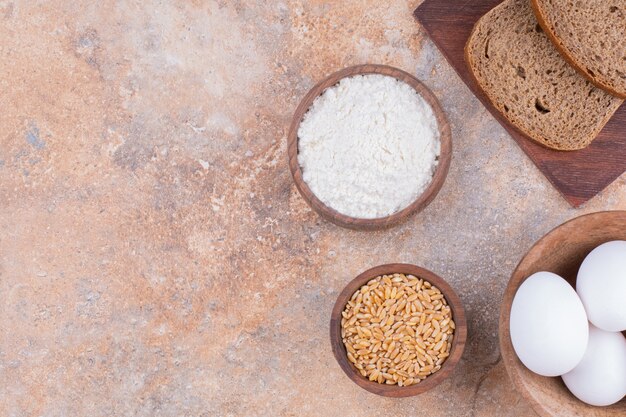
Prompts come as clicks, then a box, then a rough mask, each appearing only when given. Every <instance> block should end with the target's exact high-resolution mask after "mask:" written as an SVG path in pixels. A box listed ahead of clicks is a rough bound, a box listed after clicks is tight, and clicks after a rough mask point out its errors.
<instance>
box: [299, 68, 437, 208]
mask: <svg viewBox="0 0 626 417" xmlns="http://www.w3.org/2000/svg"><path fill="white" fill-rule="evenodd" d="M298 141H299V142H298V162H299V163H300V166H301V168H302V173H303V179H304V181H305V182H306V183H307V184H308V186H309V187H310V188H311V191H313V193H314V194H315V195H316V196H317V197H318V198H319V199H320V200H322V202H324V204H326V205H327V206H329V207H331V208H333V209H335V210H337V211H338V212H340V213H342V214H345V215H348V216H351V217H357V218H368V219H371V218H378V217H385V216H388V215H390V214H393V213H395V212H397V211H399V210H402V209H403V208H405V207H406V206H408V205H409V204H411V203H412V202H413V201H414V200H415V199H416V198H417V197H418V196H419V195H420V194H421V193H422V192H423V191H424V190H425V189H426V187H428V185H429V184H430V182H431V180H432V176H433V173H434V171H435V168H436V166H437V160H438V159H437V157H438V156H439V150H440V141H439V130H438V126H437V120H436V118H435V115H434V113H433V110H432V108H431V107H430V105H429V104H428V103H427V102H426V101H425V100H424V99H423V98H422V97H421V96H420V95H419V94H418V93H417V92H416V91H415V90H414V89H413V88H412V87H411V86H409V85H408V84H406V83H403V82H401V81H398V80H397V79H395V78H393V77H388V76H385V75H378V74H371V75H357V76H354V77H350V78H344V79H342V80H341V81H340V82H339V83H338V84H337V85H335V86H333V87H330V88H328V89H326V90H325V91H324V93H323V94H322V95H321V96H319V97H318V98H317V99H315V101H314V102H313V105H312V106H311V108H310V109H309V111H308V112H307V113H306V114H305V116H304V118H303V119H302V122H301V123H300V128H299V129H298Z"/></svg>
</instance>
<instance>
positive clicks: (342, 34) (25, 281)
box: [0, 0, 626, 417]
mask: <svg viewBox="0 0 626 417" xmlns="http://www.w3.org/2000/svg"><path fill="white" fill-rule="evenodd" d="M419 3H420V1H419V0H413V1H395V2H381V1H375V0H367V1H364V0H350V1H333V2H323V1H303V0H300V1H298V0H283V1H261V0H258V1H241V0H228V1H226V0H221V1H210V0H206V1H203V0H189V1H155V0H146V1H103V2H93V1H85V0H81V1H74V2H69V1H65V2H64V1H60V0H50V1H29V0H9V1H6V0H0V415H2V416H10V417H21V416H79V415H80V416H113V415H115V416H331V415H337V416H346V417H348V416H355V417H356V416H363V415H394V416H409V415H416V414H418V413H423V412H424V411H425V410H429V413H430V414H429V415H441V416H444V415H445V416H472V415H476V416H497V415H504V414H506V415H511V416H513V415H517V416H525V415H532V411H531V410H530V408H529V406H528V405H527V403H525V402H524V400H523V399H522V398H521V397H520V396H519V395H518V394H517V393H516V392H515V390H514V387H513V385H512V384H511V382H510V381H509V379H508V377H507V375H506V371H505V370H504V368H503V366H502V364H501V362H500V360H499V351H498V343H497V321H498V311H499V304H500V299H501V297H502V294H503V291H504V288H505V286H506V283H507V280H508V277H509V275H510V273H511V271H512V269H513V268H514V266H515V265H516V263H517V262H518V261H519V259H520V257H521V256H522V255H523V254H524V253H525V252H526V250H527V249H528V248H529V247H530V245H531V244H532V243H533V242H534V241H535V240H537V239H538V238H539V237H541V236H542V235H543V234H545V233H546V232H547V231H548V230H550V229H551V228H552V227H554V226H557V225H558V224H560V223H562V222H563V221H565V220H567V219H570V218H573V217H576V216H578V215H581V214H583V213H588V212H594V211H600V210H607V209H626V177H625V176H622V177H621V178H619V179H618V180H617V181H615V182H614V183H613V184H612V185H611V186H610V187H608V188H607V189H606V190H605V191H603V192H602V193H601V194H600V195H599V196H597V197H596V198H595V199H593V200H591V201H590V202H589V203H587V204H586V205H584V206H583V207H582V208H580V209H572V208H571V207H569V206H568V204H567V203H566V202H565V200H563V199H562V198H561V196H560V195H559V194H558V193H557V191H555V190H554V189H553V188H552V187H551V186H550V184H549V183H548V181H547V180H546V179H545V178H544V177H543V176H542V175H541V174H540V172H539V171H538V170H537V169H536V168H535V167H534V166H533V164H532V163H531V162H530V161H529V159H528V158H526V157H525V155H524V154H523V153H522V152H521V151H520V149H519V148H518V147H517V145H516V144H515V143H514V141H513V140H512V139H511V138H510V137H509V136H508V135H507V134H506V133H505V131H504V130H503V129H502V128H501V127H500V126H499V125H498V124H497V123H496V122H495V120H494V119H493V118H492V117H491V116H490V115H489V114H488V112H487V111H486V110H485V108H484V107H483V106H482V105H481V104H480V103H479V102H478V100H477V99H476V98H474V97H473V96H472V94H471V93H470V92H469V90H468V89H467V88H466V87H465V85H464V84H463V83H462V82H461V81H460V79H459V78H458V77H457V76H456V74H455V73H454V72H453V71H452V69H451V68H450V67H449V66H448V65H447V64H446V63H445V61H444V59H443V57H442V56H441V54H440V53H439V52H438V51H437V49H436V48H435V47H434V46H433V44H432V42H431V41H430V40H428V38H427V37H426V36H425V33H424V31H423V29H421V28H420V27H419V25H418V24H417V23H416V22H415V21H414V20H413V18H412V16H411V12H412V10H413V9H415V7H417V6H418V4H419ZM359 63H385V64H390V65H393V66H397V67H399V68H402V69H404V70H407V71H409V72H411V73H413V74H415V75H416V76H417V77H419V78H420V79H422V80H423V81H424V82H425V83H426V84H427V85H428V86H429V87H430V88H431V89H432V90H433V92H434V93H435V94H436V95H437V96H438V97H439V99H440V100H441V102H442V104H443V106H444V108H445V110H446V112H447V114H448V116H449V119H450V122H451V125H452V132H453V143H454V155H453V160H452V166H451V170H450V174H449V176H448V179H447V182H446V183H445V185H444V187H443V189H442V190H441V193H440V194H439V196H438V197H437V199H436V200H435V201H434V202H433V203H432V204H431V205H430V206H429V207H428V208H427V209H426V210H425V211H423V212H422V213H420V214H419V215H417V216H415V217H413V218H411V219H410V220H409V221H407V222H406V223H404V224H402V225H400V226H398V227H395V228H393V229H391V230H388V231H383V232H373V233H366V232H355V231H349V230H344V229H341V228H338V227H336V226H333V225H331V224H329V223H327V222H325V221H322V220H320V218H319V217H318V216H317V215H315V214H314V213H313V212H311V210H310V209H309V208H308V207H307V206H306V204H305V203H304V202H303V200H302V198H301V197H300V196H299V194H298V193H297V191H296V189H295V187H294V185H293V183H292V180H291V177H290V174H289V171H288V168H287V156H286V133H287V129H288V125H289V123H290V120H291V116H292V113H293V111H294V109H295V107H296V105H297V104H298V102H299V100H300V99H301V98H302V97H303V96H304V94H305V93H306V92H307V91H308V89H309V88H311V87H312V86H313V84H314V83H315V81H316V80H319V79H320V78H322V77H323V76H325V75H327V74H329V73H330V72H332V71H335V70H337V69H340V68H342V67H345V66H348V65H353V64H359ZM397 261H402V262H410V263H415V264H418V265H421V266H424V267H426V268H429V269H431V270H433V271H435V272H436V273H438V274H439V275H441V276H443V277H444V278H446V279H447V280H448V281H449V282H450V283H451V285H452V286H453V287H454V288H455V289H456V290H457V292H458V293H459V295H460V296H461V298H462V300H463V302H464V304H465V306H466V309H467V315H468V322H469V343H468V346H467V349H466V351H465V354H464V356H463V359H462V361H461V363H460V365H459V367H458V368H457V370H456V371H455V372H454V374H453V375H452V377H451V378H450V379H448V380H447V381H446V382H444V383H443V384H442V385H440V386H439V387H437V388H436V389H433V390H432V391H430V392H428V393H426V394H423V395H420V396H418V397H413V398H405V399H386V398H381V397H377V396H374V395H372V394H369V393H367V392H366V391H364V390H362V389H360V388H359V387H357V386H356V385H355V384H354V383H352V382H351V381H350V380H349V379H348V378H347V377H346V376H345V375H344V374H343V373H342V371H341V370H340V368H339V366H338V365H337V363H336V362H335V360H334V358H333V356H332V354H331V350H330V343H329V340H328V322H329V317H330V311H331V308H332V305H333V303H334V301H335V298H336V296H337V294H338V293H339V291H340V290H341V289H342V288H343V286H344V285H345V284H346V283H347V282H348V281H349V280H350V279H351V278H352V277H354V276H355V275H356V274H358V273H359V272H361V271H363V270H365V269H367V268H369V267H371V266H374V265H377V264H381V263H388V262H397Z"/></svg>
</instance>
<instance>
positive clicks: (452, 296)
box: [330, 264, 467, 398]
mask: <svg viewBox="0 0 626 417" xmlns="http://www.w3.org/2000/svg"><path fill="white" fill-rule="evenodd" d="M395 273H398V274H405V275H409V274H410V275H415V276H416V277H418V278H423V279H425V280H426V281H428V282H430V283H431V284H433V285H434V286H436V287H437V288H439V290H440V291H441V293H442V294H443V295H444V297H445V298H446V300H447V301H448V305H449V306H450V309H451V310H452V319H453V320H454V323H455V325H456V329H455V330H454V340H453V341H452V348H451V350H450V356H449V357H448V359H447V360H446V361H445V362H444V363H443V365H442V367H441V369H440V370H439V371H437V372H435V373H434V374H432V375H430V376H428V377H427V378H426V379H424V380H423V381H421V382H419V383H418V384H415V385H410V386H408V387H399V386H398V385H386V384H379V383H377V382H373V381H370V380H368V379H366V378H364V377H363V376H362V375H361V374H360V373H359V371H358V370H357V369H356V368H355V367H354V365H352V363H351V362H350V361H349V360H348V356H347V351H346V348H345V346H344V344H343V340H342V338H341V312H342V311H343V310H344V308H345V306H346V304H347V303H348V301H349V300H350V297H352V294H354V292H355V291H356V290H357V289H359V288H361V287H362V286H363V285H365V284H366V283H367V282H368V281H369V280H371V279H373V278H376V277H377V276H379V275H386V274H395ZM466 339H467V323H466V321H465V311H464V310H463V305H462V304H461V300H460V299H459V297H458V296H457V295H456V293H455V292H454V290H453V289H452V287H450V285H448V283H447V282H446V281H444V280H443V279H442V278H440V277H439V276H437V275H435V274H434V273H432V272H430V271H429V270H427V269H424V268H420V267H418V266H415V265H410V264H387V265H380V266H377V267H374V268H371V269H368V270H367V271H365V272H363V273H361V274H360V275H359V276H357V277H356V278H355V279H353V280H352V281H350V283H349V284H348V285H347V286H346V287H345V288H344V289H343V291H342V292H341V294H339V297H337V302H336V303H335V306H334V308H333V311H332V314H331V318H330V343H331V346H332V349H333V354H334V355H335V359H337V362H338V363H339V366H340V367H341V369H342V370H343V371H344V372H345V374H346V375H347V376H348V378H350V379H351V380H352V381H354V383H356V384H357V385H358V386H360V387H361V388H363V389H365V390H367V391H369V392H371V393H374V394H378V395H382V396H384V397H396V398H397V397H410V396H413V395H418V394H421V393H422V392H425V391H428V390H429V389H431V388H433V387H435V386H436V385H438V384H439V383H441V382H442V381H443V380H444V379H446V378H447V377H448V376H449V375H450V373H451V372H452V371H453V370H454V368H455V366H456V365H457V363H458V362H459V360H460V359H461V355H462V354H463V350H464V349H465V341H466Z"/></svg>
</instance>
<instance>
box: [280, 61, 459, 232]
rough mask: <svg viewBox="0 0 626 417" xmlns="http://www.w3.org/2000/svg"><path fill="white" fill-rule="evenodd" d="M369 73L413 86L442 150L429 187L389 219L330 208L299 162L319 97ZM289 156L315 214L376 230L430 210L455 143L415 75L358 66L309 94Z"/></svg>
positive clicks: (295, 125)
mask: <svg viewBox="0 0 626 417" xmlns="http://www.w3.org/2000/svg"><path fill="white" fill-rule="evenodd" d="M365 74H380V75H386V76H390V77H393V78H396V79H397V80H399V81H401V82H404V83H406V84H408V85H409V86H410V87H412V88H413V89H414V90H415V91H416V92H417V94H418V95H419V96H421V98H423V99H424V101H425V102H426V103H427V104H428V105H429V106H430V108H431V109H432V111H433V115H434V116H435V119H436V121H437V127H438V130H439V141H440V150H439V157H438V163H437V166H436V168H435V171H434V174H433V176H432V179H431V181H430V183H429V185H428V186H427V187H426V188H425V189H424V190H423V192H422V193H421V194H419V195H418V196H417V197H416V199H415V200H414V201H413V202H412V203H411V204H409V205H408V206H406V207H404V208H403V209H401V210H399V211H396V212H394V213H393V214H391V215H388V216H386V217H377V218H357V217H350V216H347V215H345V214H342V213H339V212H338V211H337V210H335V209H333V208H332V207H329V206H328V205H326V204H325V203H324V202H322V201H321V200H320V199H319V198H318V197H317V196H316V195H315V194H314V193H313V191H312V190H311V188H310V187H309V185H308V184H307V183H306V182H305V181H304V179H303V172H302V168H301V166H300V163H299V161H298V141H299V140H298V130H299V128H300V123H301V122H302V119H303V117H304V115H305V114H306V113H307V112H308V110H309V109H310V107H311V105H312V104H313V102H314V101H315V99H316V98H317V97H319V96H320V95H321V94H322V93H323V92H324V91H325V90H326V89H327V88H329V87H332V86H334V85H335V84H337V83H338V82H339V81H340V80H342V79H343V78H348V77H352V76H355V75H365ZM287 153H288V156H289V169H290V170H291V175H292V176H293V179H294V182H295V184H296V188H297V189H298V191H299V192H300V194H301V195H302V197H303V198H304V200H305V201H306V202H307V204H308V205H309V206H310V207H311V208H312V209H313V210H314V211H316V212H317V213H318V214H319V215H320V216H322V217H323V218H325V219H327V220H329V221H331V222H332V223H334V224H336V225H339V226H342V227H347V228H350V229H360V230H376V229H384V228H387V227H391V226H394V225H396V224H398V223H400V222H403V221H405V220H406V219H407V218H408V217H409V216H411V215H413V214H415V213H417V212H419V211H421V210H422V209H424V207H426V206H427V205H428V204H429V203H430V202H431V201H432V200H433V199H434V198H435V196H436V195H437V193H438V192H439V190H440V189H441V187H442V185H443V183H444V180H445V178H446V176H447V174H448V169H449V167H450V159H451V157H452V140H451V133H450V125H449V123H448V120H447V118H446V116H445V114H444V112H443V110H442V108H441V106H440V104H439V101H438V100H437V98H436V97H435V95H434V94H433V93H432V92H431V91H430V90H429V89H428V88H427V87H426V86H425V85H424V84H422V83H421V82H420V81H419V80H418V79H417V78H415V77H414V76H412V75H411V74H409V73H407V72H404V71H402V70H400V69H397V68H393V67H389V66H386V65H373V64H367V65H357V66H353V67H349V68H345V69H342V70H341V71H338V72H335V73H334V74H331V75H329V76H328V77H326V78H325V79H323V80H322V81H320V82H319V83H318V84H317V85H316V86H315V87H313V88H312V89H311V90H310V91H309V92H308V94H307V95H306V96H305V97H304V99H302V101H301V102H300V105H299V106H298V108H297V109H296V112H295V114H294V117H293V121H292V123H291V127H290V129H289V136H288V137H287Z"/></svg>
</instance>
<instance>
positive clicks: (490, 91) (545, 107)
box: [465, 0, 622, 150]
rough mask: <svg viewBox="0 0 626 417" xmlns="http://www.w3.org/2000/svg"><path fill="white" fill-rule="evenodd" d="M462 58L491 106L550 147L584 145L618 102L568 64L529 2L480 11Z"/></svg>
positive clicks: (511, 2)
mask: <svg viewBox="0 0 626 417" xmlns="http://www.w3.org/2000/svg"><path fill="white" fill-rule="evenodd" d="M465 59H466V61H467V64H468V65H469V68H470V72H471V73H472V74H473V76H474V78H475V79H476V82H477V83H478V85H479V86H480V87H481V88H482V90H483V91H484V93H485V95H486V96H487V98H488V99H489V100H490V101H491V102H492V104H493V105H494V106H495V108H496V109H498V111H499V112H500V113H501V114H502V115H503V116H504V117H505V118H506V119H508V120H509V121H510V122H511V124H513V126H515V127H516V128H517V129H518V130H520V131H521V132H522V133H524V134H525V135H527V136H529V137H530V138H532V139H534V140H535V141H537V142H539V143H541V144H543V145H545V146H547V147H549V148H552V149H559V150H576V149H582V148H585V147H586V146H588V145H589V144H590V143H591V141H592V140H593V139H594V138H595V137H596V136H597V134H598V133H599V132H600V130H601V129H602V127H603V126H604V125H605V124H606V122H607V121H608V120H609V119H610V117H611V115H612V114H613V113H614V112H615V111H616V110H617V109H618V107H619V106H620V104H621V103H622V100H621V99H619V98H617V97H615V96H612V95H610V94H608V93H606V92H605V91H603V90H601V89H599V88H596V87H595V86H594V85H593V84H591V83H590V82H589V81H588V80H587V79H586V78H584V77H583V76H582V75H580V74H579V73H578V72H577V71H576V70H575V69H573V68H572V67H571V66H570V65H568V64H567V62H566V61H565V60H564V59H563V57H562V56H561V55H560V54H559V53H558V52H557V50H556V48H555V47H554V45H553V44H552V42H550V40H549V39H548V37H547V36H546V34H545V33H543V30H542V29H541V27H540V26H539V24H538V23H537V20H536V19H535V15H534V14H533V11H532V9H531V6H530V2H529V0H506V1H504V2H503V3H501V4H500V5H498V6H496V7H495V8H494V9H492V10H491V11H489V12H488V13H487V14H485V15H484V16H483V17H482V18H481V19H480V20H479V21H478V22H477V23H476V25H475V26H474V30H473V32H472V34H471V35H470V38H469V40H468V41H467V44H466V45H465Z"/></svg>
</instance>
